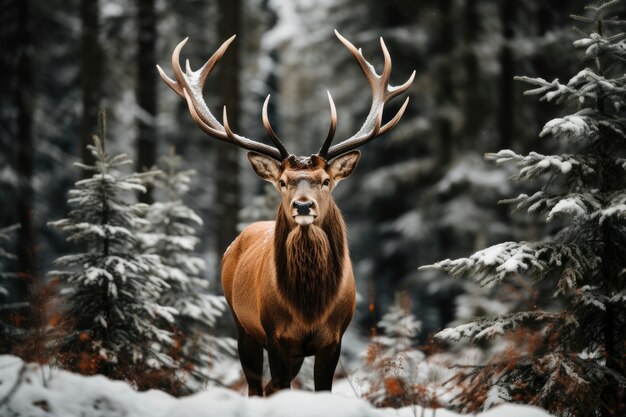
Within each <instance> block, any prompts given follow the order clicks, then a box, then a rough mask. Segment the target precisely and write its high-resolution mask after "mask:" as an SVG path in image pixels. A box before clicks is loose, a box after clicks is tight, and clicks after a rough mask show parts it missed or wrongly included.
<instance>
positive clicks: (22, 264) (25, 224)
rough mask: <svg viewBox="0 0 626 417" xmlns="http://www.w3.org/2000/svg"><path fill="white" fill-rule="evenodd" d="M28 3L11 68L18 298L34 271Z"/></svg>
mask: <svg viewBox="0 0 626 417" xmlns="http://www.w3.org/2000/svg"><path fill="white" fill-rule="evenodd" d="M31 6H32V4H31V3H30V1H28V0H24V1H20V2H18V6H17V7H18V9H17V21H18V22H19V23H18V36H17V37H16V42H17V45H16V51H17V66H16V72H15V74H14V75H15V78H14V79H15V89H14V91H13V94H14V96H13V104H14V106H15V109H16V112H17V120H16V121H17V124H16V130H15V136H16V142H17V157H16V159H15V161H14V163H15V172H16V174H17V176H18V181H19V183H18V184H19V185H18V187H17V195H16V213H17V220H18V222H19V224H20V229H19V233H18V239H17V259H18V265H17V267H18V271H19V273H20V274H21V279H19V280H17V281H16V295H17V297H18V298H19V299H20V301H28V300H30V299H31V298H32V294H33V283H34V281H35V276H36V274H37V261H36V255H37V252H36V237H35V219H34V208H33V206H34V192H33V184H32V180H33V157H34V155H33V154H34V147H33V140H34V138H33V114H34V88H33V67H32V53H33V51H34V47H33V46H34V45H33V37H32V30H33V19H32V10H31ZM23 316H24V318H25V321H24V323H25V324H26V326H28V325H29V323H30V321H31V319H32V314H31V312H26V311H25V312H24V314H23Z"/></svg>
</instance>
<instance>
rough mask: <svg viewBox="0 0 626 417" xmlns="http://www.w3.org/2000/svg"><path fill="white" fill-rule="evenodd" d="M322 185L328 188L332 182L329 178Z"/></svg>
mask: <svg viewBox="0 0 626 417" xmlns="http://www.w3.org/2000/svg"><path fill="white" fill-rule="evenodd" d="M322 185H323V186H328V185H330V180H329V179H328V178H326V179H325V180H324V182H323V183H322Z"/></svg>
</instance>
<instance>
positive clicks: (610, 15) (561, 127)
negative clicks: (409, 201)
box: [426, 0, 626, 416]
mask: <svg viewBox="0 0 626 417" xmlns="http://www.w3.org/2000/svg"><path fill="white" fill-rule="evenodd" d="M618 7H621V8H622V9H623V2H621V1H618V0H613V1H604V0H603V1H599V2H595V3H594V4H593V5H590V6H588V7H587V8H586V10H587V14H586V15H585V16H573V19H574V20H576V21H577V22H580V23H582V24H588V25H590V26H591V29H590V30H591V31H590V33H585V32H583V31H581V30H578V32H579V33H580V34H581V38H580V39H579V40H577V41H575V42H574V46H575V47H577V48H582V49H584V50H585V57H584V59H585V63H586V64H587V65H588V67H586V68H584V69H583V70H582V71H580V72H579V73H578V74H576V75H575V76H574V77H572V78H571V79H570V80H569V81H568V82H567V83H561V82H560V81H559V80H558V79H555V80H553V81H546V80H544V79H542V78H528V77H518V78H517V79H518V80H520V81H523V82H526V83H529V84H530V85H532V88H531V89H530V90H528V91H526V93H525V94H527V95H538V96H540V98H541V100H545V101H548V102H553V103H556V104H557V105H561V106H563V107H565V108H567V109H568V110H570V111H571V112H570V113H569V114H567V115H564V116H563V117H559V118H556V119H553V120H551V121H549V122H548V123H546V124H545V126H544V128H543V130H542V131H541V133H540V135H539V136H540V137H542V138H543V137H546V138H551V139H554V140H555V141H556V146H555V147H558V148H559V149H563V151H562V152H560V153H559V154H555V155H542V154H539V153H536V152H531V153H529V154H528V155H519V154H517V153H515V152H513V151H511V150H501V151H500V152H498V153H496V154H487V155H486V157H487V159H490V160H494V161H496V162H497V163H506V162H513V163H515V164H516V165H517V168H518V169H519V173H518V174H517V175H515V176H514V177H513V179H514V180H516V181H538V182H540V183H542V187H541V189H540V190H539V191H537V192H536V193H534V194H533V195H526V194H521V195H519V196H518V197H517V198H513V199H510V200H505V202H508V203H512V204H513V205H514V207H515V208H516V209H517V210H521V211H526V212H527V213H529V214H531V215H542V216H545V219H546V221H547V222H549V223H551V226H552V228H553V229H554V230H556V232H555V233H553V234H552V236H550V237H549V238H546V239H545V240H543V241H539V242H505V243H501V244H498V245H495V246H492V247H490V248H487V249H484V250H482V251H479V252H477V253H475V254H474V255H472V256H470V257H469V258H462V259H457V260H450V259H447V260H445V261H441V262H438V263H436V264H434V265H430V266H428V267H426V268H436V269H439V270H443V271H446V272H448V273H450V274H452V275H454V276H456V277H461V276H469V277H471V278H472V279H473V280H475V281H476V282H477V283H478V284H479V285H481V286H485V287H493V286H499V285H504V284H506V283H508V282H511V280H513V279H516V278H518V277H522V278H523V279H525V280H527V283H528V285H529V286H530V287H531V288H535V289H537V288H542V289H543V288H550V292H551V295H552V298H553V299H552V300H551V302H549V303H546V305H541V304H538V305H531V306H530V308H529V309H527V310H526V311H516V312H512V313H507V314H503V315H496V316H492V317H483V318H479V319H476V320H475V321H474V322H471V323H467V324H463V325H460V326H457V327H455V328H449V329H445V330H443V331H441V332H440V333H438V335H437V337H438V338H441V339H445V340H451V341H455V340H459V339H461V338H468V339H469V340H471V341H473V342H480V341H482V340H485V339H489V338H492V337H496V336H501V335H504V334H510V333H513V332H516V334H517V335H518V339H517V342H518V345H517V346H516V348H515V349H514V350H511V349H507V350H506V351H505V352H504V354H502V355H500V356H498V357H496V358H495V359H494V360H493V361H491V362H490V363H487V364H485V365H484V366H479V367H473V368H465V369H464V370H463V371H462V373H461V374H460V375H459V381H461V382H463V383H464V386H465V388H466V390H465V391H463V392H461V393H460V394H459V397H458V399H459V400H460V401H461V403H462V404H463V405H464V407H465V408H467V409H471V410H474V409H480V408H483V407H488V406H490V405H492V404H494V403H497V402H502V401H521V402H528V403H531V404H535V405H539V406H541V407H544V408H546V409H548V410H549V411H551V412H553V413H555V414H557V415H561V416H618V415H626V404H625V390H626V376H625V358H626V332H624V328H625V325H626V308H625V303H626V221H625V218H624V217H625V215H626V173H625V170H626V159H625V157H626V119H624V106H625V105H626V76H624V62H625V61H626V41H625V39H626V34H624V33H618V32H617V31H616V30H615V29H618V28H619V26H620V25H623V24H624V23H625V22H623V21H620V20H619V19H618V18H617V17H616V14H615V13H616V8H618ZM621 11H622V12H623V10H621ZM520 335H523V336H524V337H523V340H524V341H525V342H526V343H525V344H523V345H522V344H520V338H519V336H520Z"/></svg>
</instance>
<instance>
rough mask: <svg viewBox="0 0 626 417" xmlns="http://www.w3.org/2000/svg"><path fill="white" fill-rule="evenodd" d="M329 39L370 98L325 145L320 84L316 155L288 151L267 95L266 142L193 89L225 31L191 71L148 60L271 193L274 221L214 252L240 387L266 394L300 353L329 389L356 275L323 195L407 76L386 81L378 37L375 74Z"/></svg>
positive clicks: (295, 367)
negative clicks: (320, 131) (362, 112)
mask: <svg viewBox="0 0 626 417" xmlns="http://www.w3.org/2000/svg"><path fill="white" fill-rule="evenodd" d="M335 35H336V36H337V38H338V39H339V41H340V42H341V43H342V44H343V45H344V46H345V47H346V48H347V49H348V51H349V52H350V53H351V54H352V55H353V56H354V58H355V59H356V61H357V63H358V65H359V67H360V69H361V71H362V72H363V74H364V76H365V79H366V80H367V82H368V84H369V86H370V88H371V92H372V103H371V107H370V110H369V114H368V115H367V117H366V119H365V122H364V123H363V125H362V127H361V128H360V129H359V130H358V131H357V132H356V133H355V134H354V135H352V136H351V137H349V138H348V139H346V140H343V141H341V142H340V143H338V144H336V145H334V146H331V144H332V141H333V138H334V135H335V131H336V127H337V111H336V108H335V104H334V102H333V99H332V96H331V94H330V92H328V91H327V96H328V102H329V105H330V114H331V115H330V128H329V130H328V134H327V136H326V139H325V140H324V142H323V144H322V146H321V148H320V149H319V151H318V152H317V153H316V154H313V155H311V156H296V155H293V154H290V153H289V152H288V151H287V149H286V148H285V146H284V145H283V143H282V141H281V140H280V139H279V138H278V136H277V134H276V133H275V132H274V130H273V128H272V126H271V124H270V122H269V117H268V103H269V100H270V95H268V96H267V98H266V99H265V102H264V104H263V110H262V120H263V125H264V128H265V130H266V132H267V135H268V136H269V139H270V140H271V141H272V143H273V144H274V146H270V145H267V144H265V143H262V142H260V141H258V140H252V139H249V138H246V137H244V136H240V135H238V134H237V133H234V132H233V131H232V129H231V128H230V125H229V123H228V116H227V112H226V107H225V106H224V109H223V116H222V123H220V122H219V121H218V120H217V119H216V118H215V117H214V116H213V114H212V113H211V111H210V110H209V108H208V107H207V105H206V102H205V101H204V98H203V88H204V84H205V81H206V79H207V77H208V76H209V74H210V73H211V71H212V70H213V69H214V68H215V65H216V64H217V62H218V61H219V60H220V59H221V58H222V56H223V55H224V53H225V52H226V50H227V48H228V46H229V45H230V44H231V43H232V42H233V41H234V39H235V36H232V37H231V38H229V39H228V40H226V41H225V42H224V43H223V44H222V45H221V46H220V47H219V48H218V49H217V51H216V52H215V53H214V54H213V55H212V56H211V58H209V60H208V61H206V63H205V64H204V65H203V66H202V67H201V68H200V69H198V70H196V71H193V70H192V69H191V67H190V65H189V60H187V61H186V70H185V71H184V72H183V70H182V68H181V66H180V53H181V50H182V48H183V46H184V45H185V43H186V42H187V41H188V39H189V38H186V39H185V40H183V41H182V42H180V43H179V44H178V45H177V46H176V48H175V49H174V51H173V53H172V68H173V71H174V75H175V78H176V80H173V79H171V78H170V77H169V76H168V75H167V74H166V73H165V72H164V71H163V69H162V68H161V67H160V66H158V65H157V70H158V71H159V74H160V75H161V78H162V79H163V81H164V82H165V83H166V84H167V85H168V86H169V87H170V88H171V89H172V90H174V92H175V93H176V94H177V95H178V96H180V97H181V98H183V99H184V100H185V101H186V103H187V107H188V109H189V113H190V115H191V118H192V119H193V121H194V122H195V124H196V125H197V126H198V127H199V128H200V129H201V130H202V131H204V132H205V133H206V134H207V135H208V136H210V137H212V138H214V139H217V140H220V141H224V142H228V143H231V144H233V145H236V146H238V147H240V148H243V149H245V150H247V151H248V154H247V157H248V160H249V161H250V164H251V165H252V169H253V170H254V172H255V173H256V174H257V175H258V176H259V177H261V178H262V179H263V180H265V181H268V182H270V183H271V184H273V185H274V186H275V188H276V189H277V190H278V192H280V194H281V203H280V205H279V207H278V208H277V211H276V219H275V220H274V221H260V222H256V223H252V224H251V225H249V226H247V227H246V228H245V229H243V231H241V233H240V234H239V236H238V237H237V238H236V239H235V240H234V241H233V243H232V244H231V245H230V246H229V247H228V249H227V250H226V252H225V253H224V255H223V258H222V273H221V281H222V287H223V291H224V296H225V298H226V300H227V302H228V305H229V307H230V310H231V312H232V316H233V319H234V322H235V325H236V327H237V345H238V351H239V359H240V362H241V367H242V370H243V373H244V376H245V379H246V381H247V383H248V395H250V396H255V395H256V396H263V395H266V396H267V395H270V394H272V393H274V392H275V391H278V390H281V389H289V388H291V383H292V381H293V379H294V378H295V377H296V375H297V374H298V372H299V371H300V368H301V366H302V363H303V361H304V358H305V357H308V356H314V357H315V362H314V377H313V379H314V386H315V391H324V390H327V391H330V390H331V389H332V384H333V377H334V373H335V368H336V367H337V363H338V360H339V356H340V352H341V341H342V338H343V334H344V332H345V331H346V328H347V327H348V324H349V323H350V322H351V321H352V318H353V316H354V312H355V307H356V284H355V279H354V274H353V271H352V263H351V261H350V255H349V251H348V244H347V240H346V224H345V222H344V220H343V217H342V215H341V212H340V211H339V208H338V206H337V204H336V203H335V201H334V199H333V197H332V191H333V190H334V189H335V187H336V186H337V184H338V183H339V182H340V181H342V180H344V179H346V178H348V177H349V176H350V175H351V174H352V172H353V171H354V169H355V167H356V165H357V162H358V161H359V158H360V156H361V153H360V151H359V150H358V149H357V148H359V147H361V146H362V145H364V144H366V143H368V142H370V141H372V140H374V139H375V138H377V137H380V136H381V135H383V134H384V133H386V132H388V131H389V130H391V129H392V128H393V127H394V126H395V125H396V124H397V123H398V122H399V121H400V119H401V117H402V115H403V114H404V112H405V110H406V108H407V105H408V103H409V97H407V98H406V99H405V101H404V103H403V104H402V106H401V107H400V109H399V110H398V112H397V113H396V114H395V116H394V117H393V118H391V119H390V120H389V121H388V122H387V123H385V124H384V125H383V124H382V116H383V108H384V106H385V104H386V103H387V102H388V101H389V100H391V99H393V98H394V97H396V96H398V95H400V94H402V93H404V92H405V91H406V90H407V89H408V88H409V87H410V86H411V84H412V83H413V80H414V78H415V71H413V73H412V74H411V76H410V78H409V79H408V80H407V81H406V82H405V83H404V84H402V85H399V86H391V85H389V78H390V75H391V57H390V55H389V52H388V50H387V47H386V46H385V42H384V41H383V39H382V37H381V38H380V45H381V49H382V52H383V56H384V68H383V71H382V74H380V75H378V74H377V72H376V71H375V69H374V67H373V66H372V65H371V64H370V63H369V62H368V61H366V60H365V58H364V56H363V54H362V52H361V50H360V49H357V48H356V47H355V46H354V45H353V44H352V43H350V42H349V41H348V40H347V39H346V38H344V37H343V36H342V35H341V34H340V33H339V32H337V31H336V30H335ZM264 349H265V350H266V351H267V356H268V361H269V368H270V374H271V378H270V380H269V381H268V382H267V384H266V385H265V387H263V384H262V377H263V350H264Z"/></svg>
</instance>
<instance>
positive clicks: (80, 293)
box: [50, 136, 175, 386]
mask: <svg viewBox="0 0 626 417" xmlns="http://www.w3.org/2000/svg"><path fill="white" fill-rule="evenodd" d="M89 150H90V151H91V153H92V155H93V158H94V165H85V164H81V163H76V164H75V165H76V166H78V167H80V168H82V169H83V170H85V171H86V172H89V173H92V175H91V177H90V178H86V179H83V180H81V181H78V182H77V183H76V184H75V187H74V188H73V189H72V190H70V191H69V199H68V203H69V205H70V206H71V207H72V210H71V211H70V212H69V215H68V218H66V219H63V220H58V221H55V222H51V223H50V226H52V227H54V228H56V229H58V230H60V231H62V232H63V233H65V234H66V235H67V240H68V242H70V243H73V244H75V245H76V248H77V249H79V251H78V252H77V253H74V254H71V255H66V256H62V257H60V258H58V259H57V260H56V261H55V264H56V265H58V266H61V267H64V268H65V269H64V270H60V271H51V272H50V275H51V276H52V277H54V278H56V279H57V280H58V281H59V283H60V286H61V291H60V300H59V305H60V306H61V308H63V309H64V311H63V314H62V319H61V325H60V334H61V336H60V337H59V339H58V343H57V346H56V348H57V349H58V351H59V355H58V358H59V364H60V366H62V367H64V368H66V369H70V370H72V371H75V372H81V373H86V374H93V373H100V374H104V375H106V376H108V377H110V378H117V379H125V380H128V381H131V382H134V383H136V384H137V385H138V386H142V377H143V375H144V374H145V372H146V371H147V370H150V369H161V368H163V367H169V366H171V365H172V364H173V361H172V358H171V357H170V356H169V355H168V354H167V352H166V348H167V347H168V346H170V345H171V344H172V342H173V339H172V337H171V333H170V332H169V331H167V330H164V329H163V328H160V327H158V324H159V320H158V319H159V318H163V319H166V320H169V321H173V320H174V317H173V314H174V313H175V311H174V309H172V308H171V307H163V306H161V305H159V304H158V303H157V302H156V300H158V298H159V297H160V295H161V292H162V291H163V290H165V289H166V288H167V284H166V283H165V281H164V279H163V278H164V274H163V272H162V265H161V262H160V259H159V257H158V256H157V255H154V254H147V253H144V252H143V251H142V250H141V246H140V242H139V240H138V237H137V234H138V232H139V231H140V230H141V229H142V228H144V227H145V226H146V223H147V222H146V220H145V219H143V218H142V216H143V215H144V214H145V211H146V209H147V206H146V205H144V204H136V203H129V202H128V200H127V198H128V197H130V196H132V193H133V192H136V191H139V192H144V191H145V186H144V181H145V180H146V178H147V177H149V176H150V175H152V173H146V174H134V173H133V174H129V175H126V174H122V173H121V172H119V169H120V168H122V167H124V166H126V165H130V164H131V163H132V161H131V160H130V159H129V158H128V157H127V156H126V155H124V154H121V155H116V156H113V157H110V156H109V155H108V154H107V153H106V152H105V149H104V144H103V142H102V140H101V139H100V138H99V137H97V136H94V144H93V145H90V146H89Z"/></svg>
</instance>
